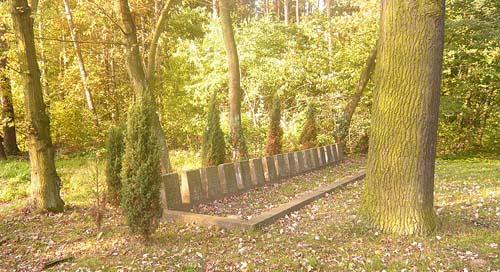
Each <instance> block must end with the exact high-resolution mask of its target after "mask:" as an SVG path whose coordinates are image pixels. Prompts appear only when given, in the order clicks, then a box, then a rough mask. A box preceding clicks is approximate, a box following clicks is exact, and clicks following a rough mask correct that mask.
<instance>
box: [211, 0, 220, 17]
mask: <svg viewBox="0 0 500 272" xmlns="http://www.w3.org/2000/svg"><path fill="white" fill-rule="evenodd" d="M217 17H219V14H218V12H217V0H212V18H214V19H215V18H217Z"/></svg>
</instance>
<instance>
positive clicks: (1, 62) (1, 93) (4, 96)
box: [0, 25, 19, 155]
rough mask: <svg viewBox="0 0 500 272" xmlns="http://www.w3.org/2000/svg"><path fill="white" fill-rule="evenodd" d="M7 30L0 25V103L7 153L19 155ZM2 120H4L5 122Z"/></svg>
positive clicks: (0, 118)
mask: <svg viewBox="0 0 500 272" xmlns="http://www.w3.org/2000/svg"><path fill="white" fill-rule="evenodd" d="M5 32H6V29H5V26H4V25H0V104H1V105H2V112H1V114H0V124H3V137H4V139H3V141H4V146H5V153H6V154H8V155H17V154H19V147H18V146H17V137H16V125H15V114H14V105H13V103H12V89H11V87H10V80H9V78H8V77H7V75H6V74H5V73H6V68H7V56H6V55H4V54H6V52H7V51H8V48H9V47H8V45H7V42H6V41H5V40H4V36H3V35H4V34H5ZM2 121H4V123H3V122H2Z"/></svg>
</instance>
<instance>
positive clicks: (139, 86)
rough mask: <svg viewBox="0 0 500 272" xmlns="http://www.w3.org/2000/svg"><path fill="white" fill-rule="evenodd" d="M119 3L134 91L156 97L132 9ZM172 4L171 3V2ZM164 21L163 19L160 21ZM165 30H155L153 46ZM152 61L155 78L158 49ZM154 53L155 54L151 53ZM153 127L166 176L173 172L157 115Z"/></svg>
mask: <svg viewBox="0 0 500 272" xmlns="http://www.w3.org/2000/svg"><path fill="white" fill-rule="evenodd" d="M117 1H118V8H119V13H120V14H121V17H122V18H121V19H122V23H123V28H124V31H125V33H124V34H125V38H126V42H127V48H126V49H127V52H126V55H127V68H128V73H129V76H130V79H131V80H132V84H133V87H134V91H135V93H136V94H137V95H142V94H144V93H145V92H147V93H149V95H151V96H152V97H154V95H153V93H152V90H151V86H150V84H149V82H148V78H146V72H145V70H144V66H143V64H142V57H141V53H140V51H139V42H138V40H137V29H136V26H135V23H134V19H133V17H132V14H131V12H130V7H129V3H128V0H117ZM170 2H171V1H170ZM167 7H170V5H169V4H166V5H165V7H164V9H166V8H167ZM163 13H164V11H162V15H161V16H160V18H163V17H166V15H165V16H164V15H163ZM160 20H162V19H160ZM162 30H163V25H161V26H160V29H158V26H157V29H156V30H155V34H153V38H154V39H156V40H153V43H152V45H151V46H157V45H158V39H159V37H160V35H156V32H161V31H162ZM149 52H150V56H149V57H150V59H149V60H148V62H149V63H151V62H152V63H153V65H148V66H150V67H152V68H151V69H152V70H148V71H149V72H148V73H151V74H150V75H149V76H150V77H152V76H153V71H154V58H155V56H156V48H155V49H154V50H153V49H151V48H150V50H149ZM151 52H153V53H151ZM155 108H157V107H156V105H155ZM153 126H154V130H155V132H156V134H157V137H158V141H159V146H160V161H161V168H162V173H163V174H166V173H169V172H170V171H171V166H170V159H169V155H168V148H167V144H166V142H165V133H164V132H163V129H162V128H161V123H160V117H159V116H158V115H156V118H154V120H153Z"/></svg>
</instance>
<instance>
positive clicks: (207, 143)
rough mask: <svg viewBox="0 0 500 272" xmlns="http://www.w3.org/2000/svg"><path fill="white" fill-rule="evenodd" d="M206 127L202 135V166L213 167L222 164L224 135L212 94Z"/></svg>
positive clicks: (224, 153)
mask: <svg viewBox="0 0 500 272" xmlns="http://www.w3.org/2000/svg"><path fill="white" fill-rule="evenodd" d="M207 119H208V120H207V127H206V129H205V131H204V133H203V146H202V152H201V157H202V164H203V166H214V165H219V164H222V163H224V161H225V157H226V148H225V143H224V133H223V132H222V129H221V127H220V112H219V109H218V105H217V93H216V92H214V94H213V96H212V99H211V101H210V105H209V108H208V116H207Z"/></svg>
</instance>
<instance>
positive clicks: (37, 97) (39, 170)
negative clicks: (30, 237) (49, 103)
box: [10, 0, 64, 212]
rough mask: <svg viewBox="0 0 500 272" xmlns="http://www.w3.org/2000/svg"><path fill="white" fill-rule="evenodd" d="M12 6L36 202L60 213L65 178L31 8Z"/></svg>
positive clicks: (16, 0) (21, 3) (22, 0)
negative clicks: (60, 171)
mask: <svg viewBox="0 0 500 272" xmlns="http://www.w3.org/2000/svg"><path fill="white" fill-rule="evenodd" d="M10 3H11V14H12V20H13V23H14V29H15V33H16V38H17V43H18V53H19V67H20V70H21V71H22V73H21V79H22V86H23V89H24V101H25V105H26V116H27V118H28V120H29V126H30V127H29V129H28V149H29V154H30V164H31V184H32V192H33V199H34V202H35V205H36V206H37V207H38V208H39V209H41V210H48V211H52V212H60V211H62V210H63V209H64V202H63V201H62V199H61V196H60V187H61V179H60V178H59V176H58V175H57V172H56V167H55V163H54V148H53V147H52V139H51V138H50V122H49V117H48V116H47V114H46V112H45V103H44V101H43V95H42V85H41V82H40V69H39V67H38V62H37V60H36V51H35V41H34V34H33V19H32V17H31V9H30V7H29V6H28V2H27V0H10Z"/></svg>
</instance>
